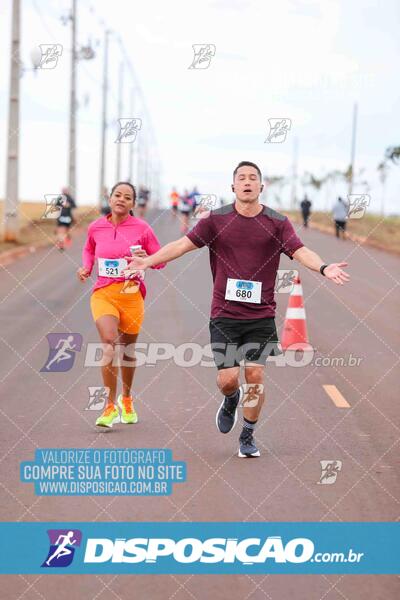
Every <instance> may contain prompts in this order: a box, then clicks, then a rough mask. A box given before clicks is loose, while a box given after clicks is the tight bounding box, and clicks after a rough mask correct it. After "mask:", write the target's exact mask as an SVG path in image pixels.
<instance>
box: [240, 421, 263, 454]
mask: <svg viewBox="0 0 400 600" xmlns="http://www.w3.org/2000/svg"><path fill="white" fill-rule="evenodd" d="M238 456H239V458H253V457H256V456H260V451H259V449H258V448H257V446H256V444H255V442H254V438H253V430H252V429H248V428H247V427H243V431H242V433H241V434H240V438H239V452H238Z"/></svg>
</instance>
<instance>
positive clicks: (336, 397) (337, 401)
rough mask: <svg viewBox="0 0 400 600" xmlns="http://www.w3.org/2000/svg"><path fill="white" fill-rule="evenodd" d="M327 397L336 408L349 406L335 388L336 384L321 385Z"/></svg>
mask: <svg viewBox="0 0 400 600" xmlns="http://www.w3.org/2000/svg"><path fill="white" fill-rule="evenodd" d="M322 387H323V388H324V390H325V391H326V393H327V394H328V396H329V398H330V399H331V400H332V402H333V403H334V405H335V406H337V407H338V408H350V404H349V403H348V402H347V400H346V399H345V398H343V396H342V394H341V393H340V392H339V390H338V389H337V387H336V385H323V386H322Z"/></svg>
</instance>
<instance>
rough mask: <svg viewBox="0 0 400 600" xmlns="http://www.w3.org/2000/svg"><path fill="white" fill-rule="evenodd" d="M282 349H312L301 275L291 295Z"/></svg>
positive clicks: (297, 278)
mask: <svg viewBox="0 0 400 600" xmlns="http://www.w3.org/2000/svg"><path fill="white" fill-rule="evenodd" d="M281 345H282V350H288V349H290V350H303V351H304V352H308V351H312V350H313V348H312V346H311V345H310V343H309V341H308V334H307V323H306V311H305V309H304V302H303V288H302V286H301V283H300V277H296V279H295V282H294V286H293V289H292V291H291V292H290V296H289V304H288V307H287V311H286V317H285V322H284V325H283V332H282V338H281Z"/></svg>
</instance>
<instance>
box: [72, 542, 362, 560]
mask: <svg viewBox="0 0 400 600" xmlns="http://www.w3.org/2000/svg"><path fill="white" fill-rule="evenodd" d="M314 550H315V548H314V543H313V542H312V541H311V540H310V539H308V538H293V539H291V540H289V541H288V542H286V543H284V542H283V541H282V538H281V537H280V536H270V537H267V538H264V539H262V538H245V539H241V540H239V539H237V538H217V537H215V538H208V539H205V540H200V539H198V538H182V539H180V540H174V539H171V538H130V539H126V538H116V539H109V538H89V539H88V540H87V543H86V549H85V556H84V563H106V562H110V561H111V562H112V563H141V562H146V563H158V562H161V561H162V560H163V559H165V558H170V559H173V560H174V561H175V562H177V563H180V564H190V563H231V564H232V563H241V564H243V565H253V564H261V563H265V562H266V561H268V560H269V559H271V560H272V561H274V562H276V563H293V564H298V563H305V562H308V561H310V562H314V561H315V562H359V561H360V559H361V557H362V556H363V554H362V553H356V552H354V551H353V550H351V549H350V550H349V552H348V554H347V555H346V554H345V553H343V552H335V553H329V552H325V553H323V554H322V553H315V554H314Z"/></svg>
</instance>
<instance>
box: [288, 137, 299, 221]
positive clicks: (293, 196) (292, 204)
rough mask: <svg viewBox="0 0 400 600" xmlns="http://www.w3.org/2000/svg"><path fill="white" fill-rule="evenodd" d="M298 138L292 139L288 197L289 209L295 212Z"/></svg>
mask: <svg viewBox="0 0 400 600" xmlns="http://www.w3.org/2000/svg"><path fill="white" fill-rule="evenodd" d="M298 142H299V141H298V138H297V137H295V138H294V139H293V165H292V191H291V197H290V209H291V210H295V208H296V191H297V160H298V150H299V143H298Z"/></svg>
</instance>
